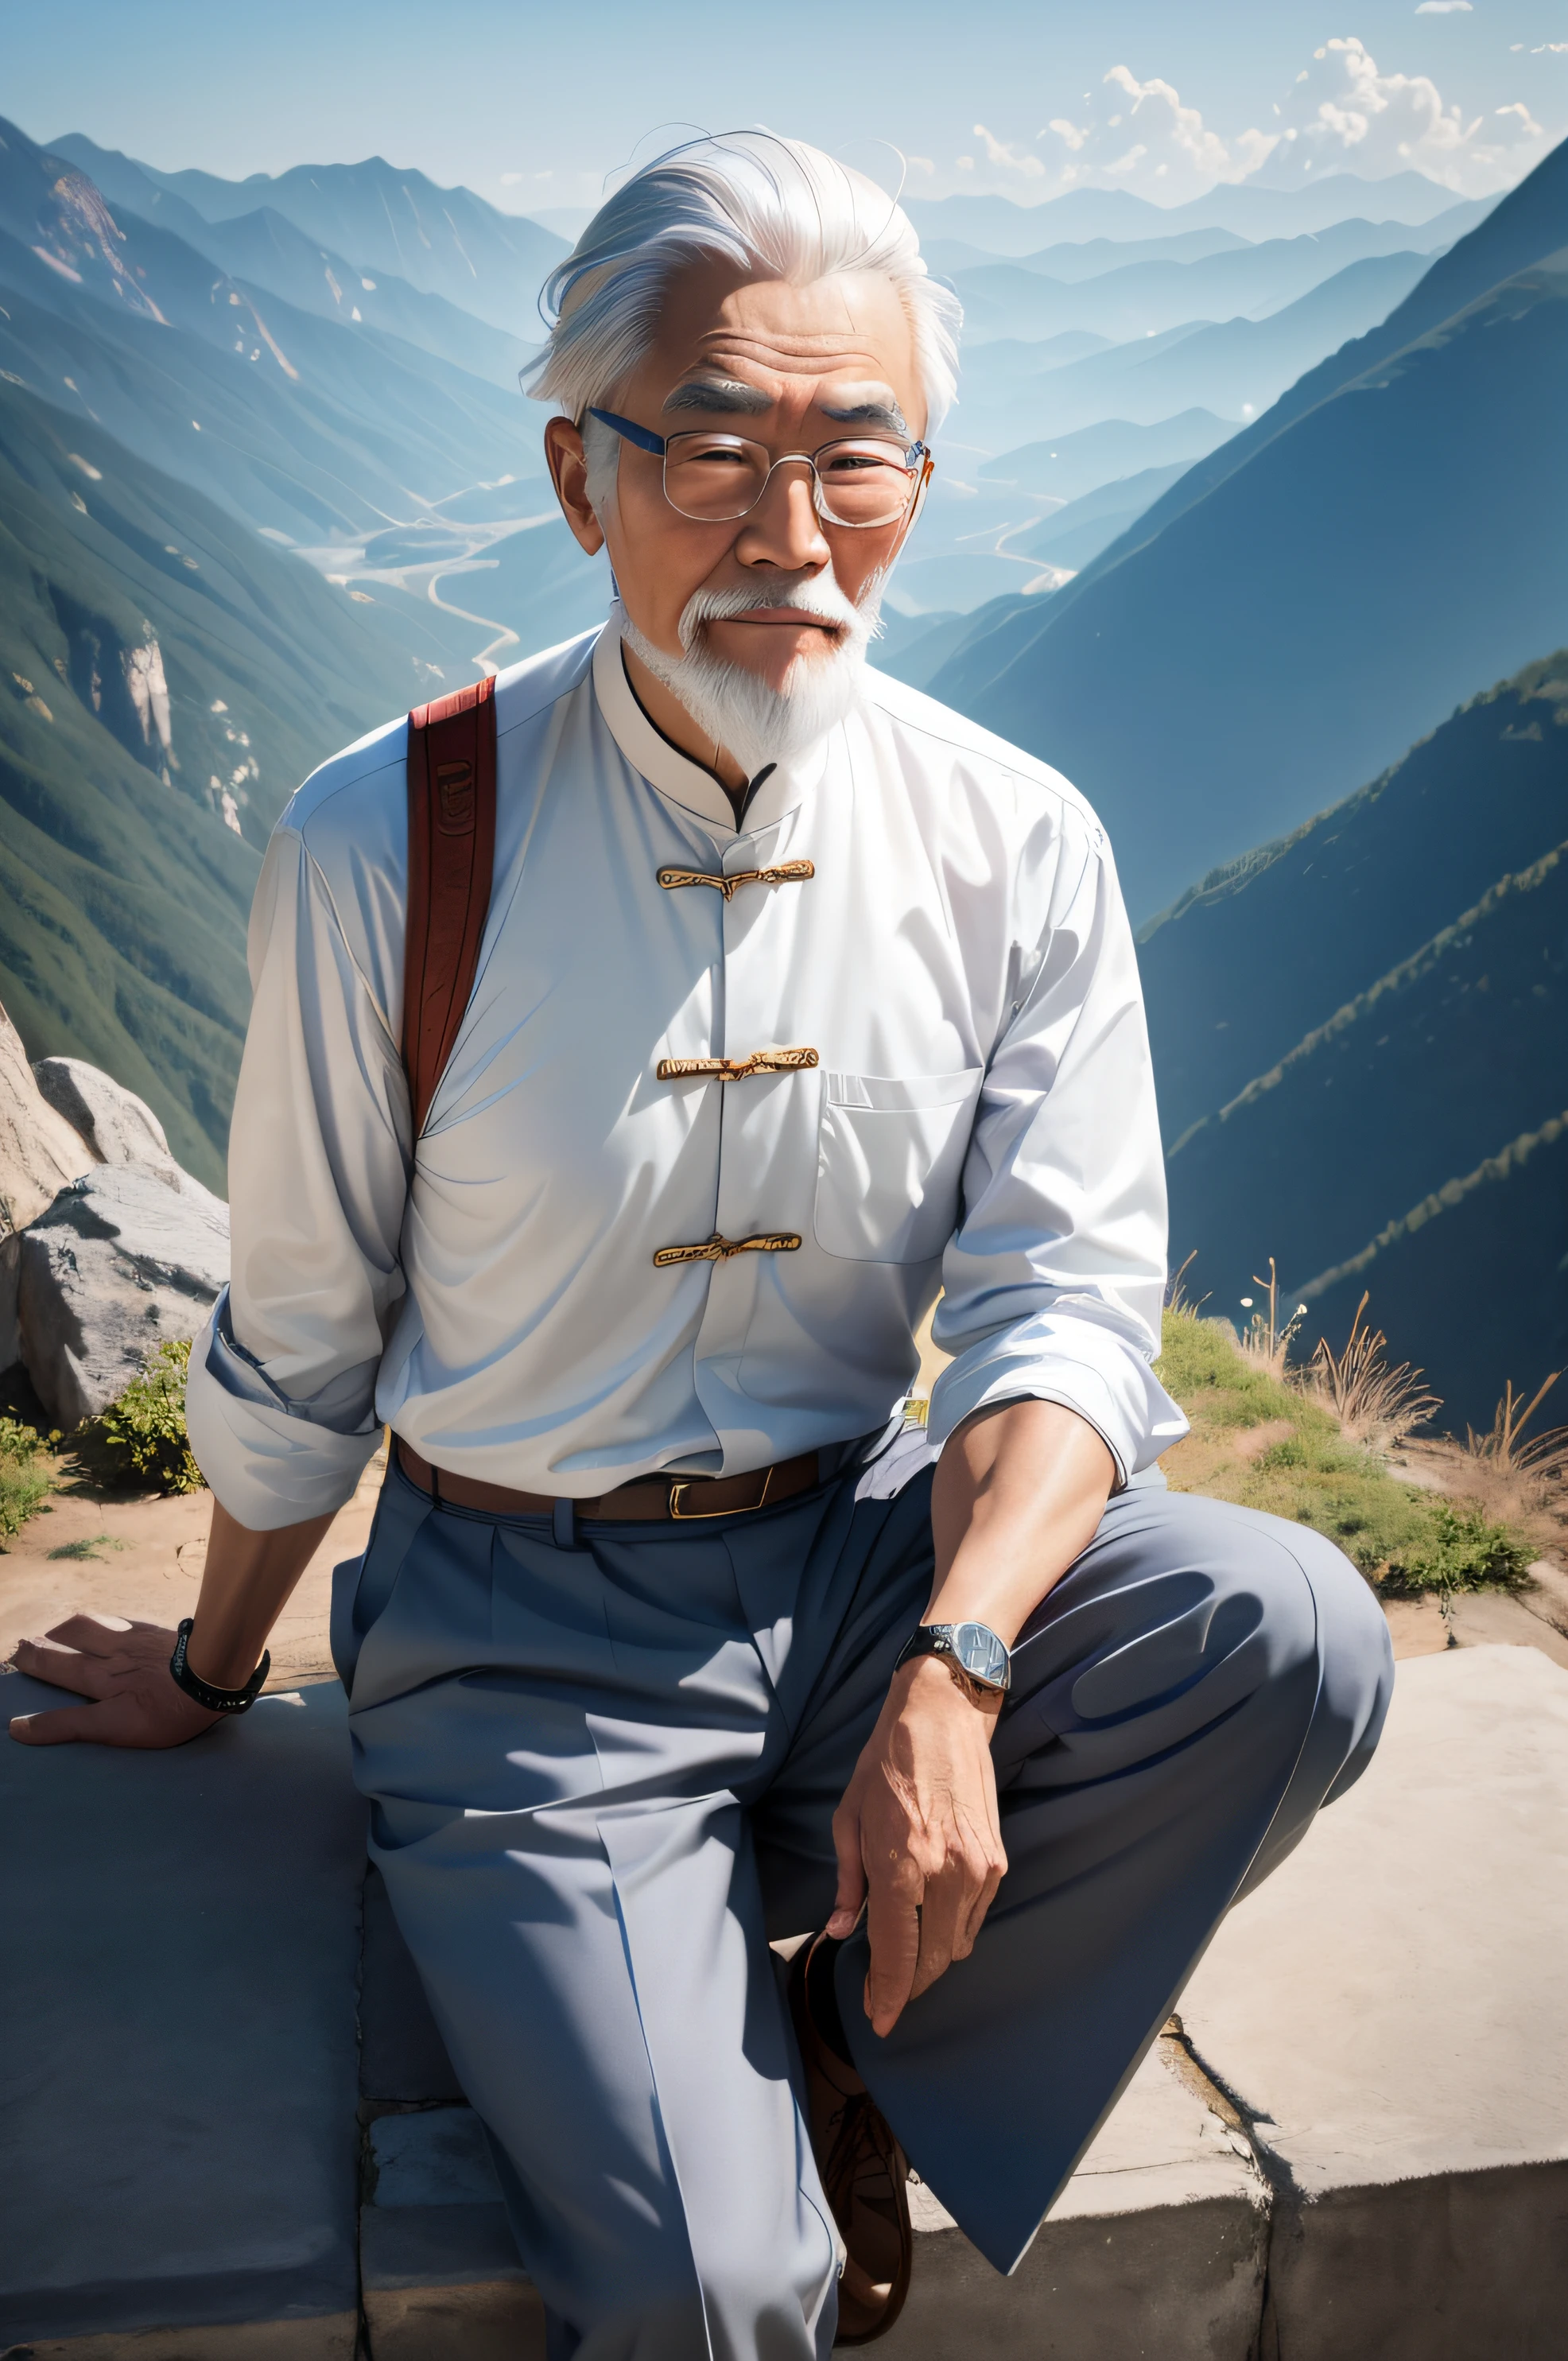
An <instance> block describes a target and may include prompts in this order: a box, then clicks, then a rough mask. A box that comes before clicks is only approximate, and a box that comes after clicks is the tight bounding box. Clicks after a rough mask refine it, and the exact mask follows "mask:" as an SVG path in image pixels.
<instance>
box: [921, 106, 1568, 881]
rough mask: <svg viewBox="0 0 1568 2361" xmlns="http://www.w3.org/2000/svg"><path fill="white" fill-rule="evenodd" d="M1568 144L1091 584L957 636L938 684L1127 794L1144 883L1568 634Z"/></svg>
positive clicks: (1100, 790)
mask: <svg viewBox="0 0 1568 2361" xmlns="http://www.w3.org/2000/svg"><path fill="white" fill-rule="evenodd" d="M1565 249H1568V148H1558V149H1557V150H1556V151H1555V152H1554V153H1553V154H1552V155H1551V156H1549V157H1548V158H1547V159H1545V161H1544V162H1543V163H1542V164H1541V165H1540V166H1539V167H1538V168H1537V170H1535V172H1534V173H1532V174H1531V175H1530V179H1529V180H1527V181H1524V182H1523V183H1522V184H1521V185H1520V186H1519V188H1518V189H1516V190H1514V191H1513V192H1511V194H1510V195H1508V197H1506V198H1504V199H1503V200H1502V202H1501V203H1499V204H1498V205H1497V208H1496V209H1495V211H1494V212H1493V213H1492V214H1489V215H1488V216H1487V218H1486V221H1484V222H1483V223H1482V224H1481V225H1480V226H1479V227H1478V228H1476V229H1474V230H1472V231H1471V232H1470V233H1469V234H1468V236H1466V237H1464V239H1462V240H1461V241H1460V243H1459V244H1458V245H1457V246H1456V247H1453V248H1452V249H1451V250H1450V251H1449V252H1448V253H1447V254H1446V255H1444V256H1442V257H1441V258H1439V259H1438V260H1437V261H1436V262H1434V263H1433V265H1432V266H1431V269H1430V270H1429V271H1428V272H1427V273H1426V274H1425V275H1424V277H1423V278H1422V279H1421V280H1420V282H1419V283H1418V285H1417V286H1416V288H1415V289H1414V290H1413V291H1412V292H1411V293H1410V294H1409V296H1407V297H1406V299H1405V300H1404V302H1402V303H1400V304H1398V306H1396V308H1395V309H1394V311H1393V312H1392V313H1391V314H1390V316H1389V318H1388V319H1387V321H1386V322H1385V323H1384V324H1382V325H1380V326H1379V327H1377V328H1375V329H1373V330H1371V331H1370V332H1369V333H1368V334H1367V335H1365V336H1364V337H1361V338H1359V339H1357V340H1355V341H1354V342H1352V343H1351V344H1349V345H1347V346H1344V347H1343V349H1342V350H1340V351H1339V352H1337V353H1335V354H1333V355H1332V357H1330V358H1328V359H1327V360H1325V361H1322V362H1321V363H1320V364H1319V366H1318V367H1317V368H1315V369H1313V370H1310V371H1309V372H1308V374H1307V375H1306V376H1305V377H1304V378H1303V379H1300V380H1299V382H1298V383H1297V385H1296V386H1294V387H1293V388H1292V389H1291V390H1289V391H1288V393H1287V394H1286V395H1284V396H1283V397H1282V399H1281V400H1280V401H1279V402H1278V404H1277V406H1276V407H1275V409H1273V410H1272V411H1270V412H1268V413H1267V414H1266V416H1265V417H1263V418H1262V419H1260V420H1258V421H1256V422H1255V423H1253V424H1251V425H1249V426H1246V427H1244V429H1243V430H1242V432H1241V433H1239V434H1236V435H1234V437H1232V438H1229V439H1228V440H1227V441H1225V442H1224V443H1223V444H1221V445H1219V446H1218V447H1217V448H1216V449H1215V450H1214V451H1213V452H1212V454H1211V455H1210V456H1208V457H1206V458H1204V459H1202V460H1201V461H1200V463H1199V464H1198V466H1197V467H1194V468H1192V469H1190V471H1189V472H1188V474H1186V475H1185V476H1183V477H1182V478H1179V480H1178V481H1177V482H1176V483H1175V484H1174V485H1173V486H1172V487H1171V488H1170V489H1168V491H1166V492H1165V493H1164V494H1163V496H1162V497H1161V498H1160V499H1159V500H1157V502H1155V504H1154V505H1153V506H1152V507H1151V508H1150V509H1149V510H1147V511H1146V512H1145V513H1144V515H1143V516H1142V517H1140V518H1139V519H1138V521H1137V522H1136V523H1135V524H1134V525H1133V527H1132V528H1131V529H1130V530H1129V531H1128V532H1127V533H1124V535H1123V536H1122V538H1121V539H1120V540H1119V541H1118V542H1116V543H1114V544H1113V545H1112V546H1111V547H1110V548H1109V549H1107V550H1106V551H1104V552H1103V553H1102V555H1100V556H1099V557H1098V558H1097V559H1095V560H1094V561H1093V562H1092V563H1091V565H1090V566H1088V567H1087V568H1085V569H1084V570H1083V571H1082V572H1081V573H1080V575H1079V577H1077V578H1076V579H1075V580H1074V581H1073V582H1072V583H1071V584H1070V585H1069V586H1067V587H1065V588H1063V589H1061V590H1059V591H1058V592H1057V593H1056V594H1055V595H1053V596H1052V597H1051V598H1048V599H1046V600H1043V601H1036V600H1025V599H1023V598H1014V599H1011V600H1008V601H1006V602H1004V603H1002V604H999V605H997V606H995V607H993V608H991V609H987V610H986V611H985V612H984V613H983V614H982V615H981V616H980V617H978V618H976V619H975V620H974V622H973V623H971V624H970V626H969V627H968V628H967V630H966V631H963V632H961V633H955V645H954V649H953V653H952V654H951V656H950V658H949V660H948V662H947V663H946V664H944V665H943V666H942V667H941V668H939V669H938V670H937V671H936V672H935V674H934V675H933V676H932V678H931V681H930V686H931V687H932V689H933V691H934V693H935V694H936V695H938V696H939V697H945V698H947V699H948V701H949V702H951V703H953V704H955V705H958V706H959V708H961V709H963V710H965V711H967V712H970V713H973V714H975V715H977V716H982V717H983V719H985V720H986V722H987V723H988V725H989V726H990V727H992V728H993V729H995V730H999V731H1000V732H1001V733H1002V735H1003V736H1004V737H1009V738H1013V739H1015V740H1016V741H1018V742H1019V743H1021V744H1023V745H1025V746H1028V747H1030V748H1031V749H1032V750H1033V751H1035V752H1039V753H1042V754H1045V755H1047V758H1048V759H1049V760H1051V761H1053V762H1055V763H1058V765H1059V766H1060V767H1061V768H1062V769H1063V770H1065V771H1066V772H1067V773H1068V774H1069V776H1070V777H1072V778H1074V779H1075V780H1076V781H1077V782H1078V784H1079V785H1080V786H1081V787H1082V788H1083V789H1084V791H1085V792H1086V793H1087V794H1088V795H1089V796H1091V799H1092V800H1093V802H1094V803H1095V805H1096V806H1097V807H1098V808H1099V810H1100V811H1101V813H1102V817H1103V818H1104V820H1105V822H1106V825H1107V827H1108V828H1109V829H1110V831H1111V835H1112V838H1113V841H1114V842H1115V843H1116V844H1117V846H1118V849H1119V858H1120V860H1121V862H1122V866H1123V873H1124V883H1125V885H1126V888H1127V894H1128V899H1129V903H1130V905H1131V906H1132V908H1133V910H1134V912H1135V916H1136V917H1140V918H1142V917H1147V916H1149V915H1150V914H1151V913H1152V912H1153V911H1154V910H1156V909H1157V908H1158V907H1159V906H1161V904H1162V903H1165V902H1167V901H1168V900H1170V899H1171V898H1172V897H1173V895H1176V894H1177V893H1179V891H1180V890H1181V889H1182V887H1183V886H1184V885H1185V884H1188V883H1190V880H1191V878H1192V876H1193V875H1194V873H1197V872H1201V871H1202V870H1203V869H1206V868H1209V867H1212V866H1214V865H1216V864H1218V863H1219V862H1223V861H1226V860H1230V859H1234V858H1235V857H1236V856H1237V855H1239V854H1241V853H1242V852H1244V851H1246V849H1247V848H1248V846H1249V845H1251V844H1254V843H1256V842H1257V841H1258V840H1260V839H1264V838H1266V837H1269V836H1272V835H1275V834H1277V833H1278V832H1280V831H1281V830H1283V829H1288V828H1290V827H1292V826H1294V825H1295V824H1296V823H1297V822H1298V821H1299V820H1301V819H1303V818H1306V817H1307V816H1308V814H1309V813H1310V812H1312V811H1314V810H1317V809H1320V808H1321V807H1323V806H1324V805H1325V804H1326V803H1329V802H1332V801H1333V800H1334V799H1335V798H1336V797H1337V796H1341V795H1343V794H1346V793H1349V792H1350V791H1351V790H1353V789H1354V786H1355V785H1357V784H1358V782H1359V781H1361V780H1363V779H1365V778H1366V777H1368V776H1370V775H1372V774H1376V772H1377V771H1378V770H1380V769H1381V768H1382V767H1383V766H1384V765H1385V764H1386V763H1388V762H1390V761H1393V760H1394V759H1396V758H1397V757H1398V754H1399V753H1400V752H1402V751H1403V749H1404V748H1405V747H1407V746H1408V745H1409V743H1410V742H1411V741H1412V740H1414V739H1415V738H1417V737H1419V736H1420V734H1421V733H1422V732H1423V731H1424V730H1427V729H1429V728H1430V727H1431V724H1432V722H1433V720H1434V719H1435V718H1436V717H1437V715H1438V714H1440V713H1441V712H1442V710H1443V709H1444V708H1445V707H1447V706H1449V705H1451V704H1452V703H1453V696H1454V690H1455V686H1456V685H1457V684H1459V683H1465V682H1467V683H1470V684H1472V685H1479V684H1481V683H1485V682H1487V681H1490V680H1495V679H1497V678H1499V677H1501V676H1504V675H1508V674H1509V673H1512V672H1513V671H1515V670H1516V669H1517V668H1518V667H1519V665H1520V664H1523V663H1526V662H1528V661H1529V660H1530V658H1531V657H1532V656H1535V655H1537V654H1539V653H1540V652H1541V650H1542V649H1543V648H1547V647H1554V646H1557V645H1560V644H1561V643H1562V642H1563V640H1564V639H1568V537H1565V536H1564V533H1563V518H1564V516H1565V515H1568V438H1565V437H1564V436H1563V433H1562V431H1561V419H1562V415H1563V397H1564V393H1565V391H1568V251H1565Z"/></svg>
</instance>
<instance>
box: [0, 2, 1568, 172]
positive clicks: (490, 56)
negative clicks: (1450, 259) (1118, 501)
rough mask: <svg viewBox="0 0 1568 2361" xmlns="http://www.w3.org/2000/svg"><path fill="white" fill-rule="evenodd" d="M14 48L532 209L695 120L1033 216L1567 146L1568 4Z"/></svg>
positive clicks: (120, 34) (10, 84) (624, 18)
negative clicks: (1094, 198) (1007, 200)
mask: <svg viewBox="0 0 1568 2361" xmlns="http://www.w3.org/2000/svg"><path fill="white" fill-rule="evenodd" d="M0 56H3V57H4V60H5V71H4V75H3V77H0V113H5V114H8V115H12V116H13V117H14V118H15V119H16V120H17V121H18V122H20V124H21V125H22V126H23V128H24V129H25V130H27V132H28V133H30V134H31V135H32V137H35V138H39V139H47V138H49V137H57V136H59V135H60V134H61V133H63V132H65V131H68V130H77V131H84V132H86V133H87V134H88V135H89V136H90V137H93V138H94V139H96V140H98V141H100V142H101V143H103V144H104V146H108V147H115V148H126V150H128V151H129V152H130V153H132V154H134V155H137V156H140V157H142V158H144V159H147V160H148V161H150V162H152V163H154V164H158V165H160V166H162V167H164V168H166V169H173V168H178V167H180V166H182V165H200V166H202V167H203V168H204V169H205V170H209V171H214V172H220V173H223V174H225V176H227V177H231V178H238V177H243V176H244V175H245V174H246V173H247V172H252V171H278V170H282V169H284V168H285V167H287V166H288V165H291V164H295V163H303V162H310V161H335V160H352V159H356V158H357V157H360V156H363V155H367V154H370V153H372V152H379V153H381V154H383V155H385V156H388V157H389V158H390V159H392V160H393V161H395V162H397V163H400V164H402V165H413V166H418V167H419V168H420V169H422V170H425V171H427V172H429V173H431V174H432V176H433V178H435V179H436V180H438V181H444V182H451V181H466V183H467V184H468V185H469V186H470V187H473V188H476V189H477V190H478V191H479V192H481V193H482V194H483V195H485V196H488V197H489V198H490V199H491V200H492V201H493V202H495V203H500V204H503V205H505V206H506V207H507V208H508V209H509V210H511V211H517V212H522V211H532V210H536V209H539V208H544V207H549V206H554V205H580V204H583V203H591V202H593V201H594V200H596V199H597V197H598V195H599V193H600V192H601V191H602V189H603V187H604V184H605V181H606V178H607V176H608V175H613V174H614V173H615V172H616V170H618V169H619V168H620V167H623V166H624V165H625V164H626V162H627V161H628V160H630V159H632V158H633V157H634V156H636V155H638V154H646V153H648V152H650V148H651V146H663V145H667V144H668V143H669V140H670V139H671V138H673V137H677V136H678V134H679V127H680V126H682V125H683V124H687V123H689V124H692V125H694V126H701V127H705V128H710V129H712V128H722V127H726V126H729V125H733V124H739V123H749V122H750V123H754V122H762V123H767V124H769V125H771V126H773V128H775V129H778V130H785V131H793V132H797V133H799V134H801V135H802V136H804V137H807V138H811V139H815V140H817V141H818V142H819V143H820V144H821V145H822V146H824V147H827V148H830V149H832V150H833V151H834V152H836V153H839V154H840V155H843V156H844V157H846V158H847V159H849V160H850V161H854V162H860V163H861V164H862V165H864V166H865V167H866V168H867V169H869V170H873V171H875V172H876V174H877V176H878V177H879V178H883V177H885V176H887V175H888V174H890V173H892V174H896V170H897V166H896V164H895V163H894V160H893V159H892V157H891V154H890V152H889V150H890V148H899V149H901V150H903V151H904V152H905V154H907V155H908V156H909V157H911V158H912V159H916V160H914V161H913V162H912V163H911V165H910V168H909V181H908V187H909V191H910V193H911V194H929V195H940V194H943V193H946V192H950V191H952V190H957V189H972V190H999V191H1003V192H1006V193H1007V194H1009V195H1011V196H1014V197H1016V198H1019V199H1021V200H1023V201H1025V202H1036V201H1038V200H1040V199H1043V198H1046V197H1049V196H1051V195H1054V194H1056V193H1058V192H1059V191H1060V190H1062V189H1065V188H1069V187H1072V186H1081V185H1089V186H1118V185H1120V186H1124V187H1129V188H1133V189H1135V190H1137V191H1138V192H1140V193H1142V194H1144V195H1147V196H1151V197H1154V198H1156V199H1157V201H1159V202H1163V203H1177V202H1179V201H1180V200H1181V199H1182V198H1183V197H1187V196H1190V195H1193V194H1195V193H1197V192H1198V191H1199V190H1201V189H1202V188H1204V187H1207V186H1209V185H1210V184H1211V183H1212V181H1213V180H1215V179H1216V178H1224V179H1237V178H1241V177H1244V176H1251V175H1255V177H1256V178H1257V179H1258V180H1259V181H1260V182H1262V183H1265V184H1271V185H1276V186H1283V185H1290V184H1292V183H1293V182H1299V181H1301V180H1302V179H1304V178H1307V177H1308V176H1310V174H1312V173H1316V174H1318V175H1319V176H1321V174H1322V173H1323V172H1324V171H1327V170H1346V169H1348V170H1356V171H1361V172H1363V173H1365V174H1366V175H1368V176H1369V177H1372V178H1379V177H1381V176H1382V175H1383V174H1385V173H1387V172H1389V171H1394V170H1400V169H1403V168H1406V167H1409V166H1411V165H1414V166H1415V167H1416V168H1417V169H1419V170H1424V171H1427V172H1428V173H1430V174H1431V176H1432V177H1433V178H1435V179H1439V180H1442V181H1445V182H1446V183H1447V184H1448V185H1450V186H1451V187H1453V189H1454V190H1455V191H1456V192H1458V193H1462V194H1465V195H1480V194H1483V193H1486V192H1487V191H1488V190H1490V189H1494V188H1497V187H1500V186H1506V185H1509V184H1510V183H1511V182H1512V181H1515V180H1517V179H1518V178H1519V176H1520V174H1521V173H1522V172H1523V171H1524V170H1528V169H1529V167H1530V165H1531V164H1533V163H1534V162H1535V161H1536V160H1537V159H1539V157H1540V156H1541V154H1542V153H1544V152H1545V149H1546V148H1547V147H1549V146H1551V145H1552V144H1553V143H1554V141H1555V140H1556V139H1557V138H1560V137H1562V136H1563V132H1564V131H1565V130H1568V0H1473V5H1464V0H1422V4H1421V5H1418V0H1365V4H1364V5H1355V6H1354V7H1352V6H1348V5H1343V0H1336V5H1333V6H1332V7H1331V6H1328V5H1321V0H1312V5H1303V4H1302V0H1248V5H1239V0H1191V5H1185V6H1181V5H1173V0H1088V5H1085V0H1076V5H1058V0H1001V4H1000V5H954V0H943V5H933V0H905V5H904V6H903V7H902V8H901V9H900V10H898V11H896V12H894V13H893V14H890V15H889V16H886V17H885V18H869V19H867V20H865V21H864V23H863V24H861V25H860V26H851V25H850V23H849V21H848V12H847V11H845V10H844V9H843V7H842V6H841V5H838V0H795V5H790V6H787V7H784V6H781V7H779V8H777V9H776V10H773V9H768V8H766V7H765V6H763V5H760V0H723V5H717V0H681V5H677V6H674V7H672V8H669V9H668V10H664V11H661V10H660V9H659V8H658V7H657V6H656V5H652V0H640V5H628V0H587V5H584V0H576V5H569V0H557V5H553V6H550V7H545V6H543V5H517V0H441V5H429V0H425V5H413V0H374V5H371V0H266V5H264V6H262V7H259V8H257V7H246V8H241V7H239V6H237V5H234V0H139V5H136V6H134V7H128V6H126V5H125V0H71V5H70V6H69V7H50V6H40V5H38V0H0ZM1292 134H1293V135H1294V137H1291V136H1290V135H1292ZM879 143H887V144H886V145H885V146H883V145H879Z"/></svg>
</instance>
